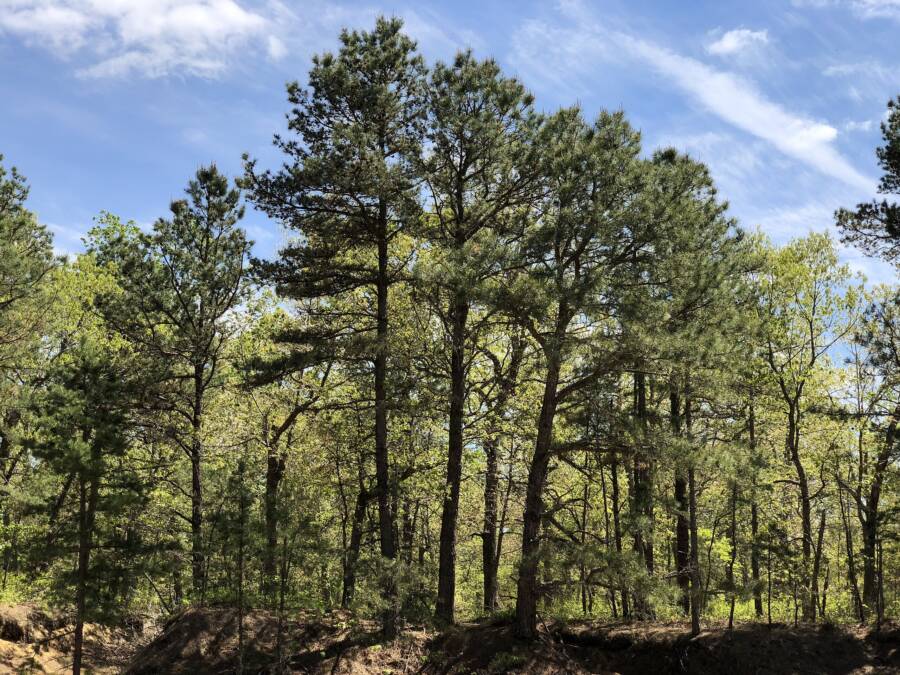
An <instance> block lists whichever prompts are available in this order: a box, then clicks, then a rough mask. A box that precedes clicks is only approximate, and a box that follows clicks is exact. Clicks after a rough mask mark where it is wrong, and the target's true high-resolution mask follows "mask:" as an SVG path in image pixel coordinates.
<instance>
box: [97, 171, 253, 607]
mask: <svg viewBox="0 0 900 675" xmlns="http://www.w3.org/2000/svg"><path fill="white" fill-rule="evenodd" d="M186 193H187V195H188V198H187V199H180V200H176V201H173V202H172V204H171V207H170V209H171V212H172V218H171V219H165V218H161V219H159V220H158V221H156V223H155V224H154V226H153V232H152V234H144V233H141V232H139V231H137V230H136V228H134V227H133V226H131V227H128V226H122V225H121V223H119V222H118V221H117V220H116V219H115V218H113V217H111V216H106V217H105V218H104V219H102V220H101V226H100V227H98V228H95V229H94V230H92V232H91V234H90V237H89V240H88V250H89V251H90V252H91V253H93V254H94V255H95V256H96V257H97V259H98V261H99V262H100V263H101V264H107V263H112V264H114V265H115V266H116V269H117V271H118V282H119V284H120V285H121V286H122V288H123V289H124V293H123V294H122V295H121V296H120V297H116V298H110V299H109V300H108V303H107V305H106V306H105V307H104V308H103V309H104V313H105V316H106V318H107V320H108V321H109V322H110V323H111V324H112V325H114V326H115V327H116V328H117V329H118V330H119V331H120V332H122V334H123V335H125V336H127V338H128V339H129V340H131V341H133V342H134V343H136V344H138V345H140V348H141V349H143V350H145V351H146V352H147V354H149V355H152V356H153V357H154V358H155V359H157V360H158V361H159V362H164V363H166V364H167V367H166V369H165V371H164V372H161V373H160V377H162V378H164V379H165V380H166V381H167V382H168V384H169V387H168V388H167V389H166V391H165V392H164V393H162V394H161V395H160V396H161V399H160V400H159V401H158V402H157V404H158V407H159V409H160V411H161V412H163V413H165V415H164V417H165V421H164V425H165V431H166V435H167V436H168V437H169V440H171V442H173V443H174V444H175V445H176V446H177V447H178V448H180V449H181V450H182V451H183V452H184V454H185V456H186V457H187V459H188V461H189V462H190V468H191V489H190V495H191V515H190V527H191V576H192V582H193V591H194V600H195V601H197V602H202V601H203V597H204V594H205V592H206V584H205V579H204V575H205V562H204V551H203V548H204V545H203V479H202V470H203V457H204V448H203V444H204V418H205V416H206V413H207V410H206V408H207V405H208V403H209V399H210V396H211V394H212V393H213V392H214V391H215V389H216V388H217V387H219V386H221V377H220V375H221V371H222V367H223V357H224V354H225V352H224V348H225V343H226V337H227V335H228V332H229V328H228V326H227V323H226V321H227V317H228V314H229V312H231V311H232V310H233V309H234V308H235V307H237V306H238V304H239V303H240V302H241V301H242V299H243V297H244V293H245V290H246V274H245V272H246V271H245V266H244V263H245V260H246V258H247V255H248V253H249V250H250V245H251V242H249V241H248V240H247V238H246V236H245V235H244V232H243V230H241V229H240V228H239V227H238V226H237V223H238V221H240V220H241V218H242V217H243V215H244V209H243V207H242V206H241V205H240V199H241V195H240V192H239V190H238V189H236V188H231V187H229V184H228V179H227V178H226V177H225V176H223V175H222V174H221V173H219V171H218V169H217V168H216V167H215V166H214V165H212V166H209V167H203V168H201V169H199V170H198V171H197V174H196V178H195V179H193V180H191V181H190V182H189V183H188V187H187V189H186Z"/></svg>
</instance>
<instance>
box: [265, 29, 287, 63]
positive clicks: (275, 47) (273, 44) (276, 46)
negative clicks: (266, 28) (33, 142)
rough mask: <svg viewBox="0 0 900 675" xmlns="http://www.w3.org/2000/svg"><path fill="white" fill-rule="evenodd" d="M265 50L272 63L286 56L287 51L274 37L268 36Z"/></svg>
mask: <svg viewBox="0 0 900 675" xmlns="http://www.w3.org/2000/svg"><path fill="white" fill-rule="evenodd" d="M266 50H267V51H268V53H269V58H270V59H272V60H273V61H280V60H281V59H283V58H284V57H285V56H287V51H288V50H287V47H285V46H284V43H283V42H282V41H281V40H279V39H278V38H277V37H275V36H274V35H270V36H269V39H268V40H267V43H266Z"/></svg>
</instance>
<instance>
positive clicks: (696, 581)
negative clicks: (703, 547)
mask: <svg viewBox="0 0 900 675" xmlns="http://www.w3.org/2000/svg"><path fill="white" fill-rule="evenodd" d="M688 503H689V513H690V516H689V517H690V531H691V635H699V634H700V603H701V601H702V597H701V587H700V554H699V546H700V544H699V538H698V536H697V486H696V485H695V480H694V468H693V467H691V468H690V469H688Z"/></svg>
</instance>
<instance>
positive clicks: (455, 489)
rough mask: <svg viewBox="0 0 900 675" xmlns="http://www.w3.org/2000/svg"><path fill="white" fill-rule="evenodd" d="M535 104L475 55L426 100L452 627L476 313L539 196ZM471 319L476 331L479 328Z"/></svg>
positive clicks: (442, 581)
mask: <svg viewBox="0 0 900 675" xmlns="http://www.w3.org/2000/svg"><path fill="white" fill-rule="evenodd" d="M531 103H532V97H531V95H530V94H529V93H528V92H527V91H526V90H525V88H524V87H523V86H522V85H521V84H520V83H519V82H518V81H516V80H513V79H509V78H504V77H503V76H502V74H501V71H500V68H499V66H498V65H497V64H496V63H495V62H494V61H483V62H479V61H477V60H476V59H475V58H474V57H473V56H472V54H471V53H470V52H465V53H460V54H458V55H457V57H456V59H455V61H454V62H453V63H452V65H445V64H438V65H437V66H436V67H435V68H434V71H433V72H432V75H431V80H430V87H429V96H428V127H427V132H426V138H427V140H428V146H429V152H428V154H427V155H426V157H425V158H424V160H423V162H422V167H421V173H422V176H423V180H424V183H425V193H426V200H427V202H428V203H430V206H431V210H430V212H429V214H428V215H427V216H426V217H424V218H423V225H422V227H421V236H422V237H423V238H424V241H425V243H426V246H427V253H424V252H423V256H422V263H421V264H420V265H419V267H418V269H419V288H420V290H421V291H422V292H423V295H424V296H425V297H427V298H428V299H429V301H430V304H431V307H432V308H433V311H434V312H435V314H436V315H437V316H438V318H439V320H440V324H441V326H442V327H443V331H444V334H445V343H446V344H447V345H448V349H449V352H450V353H449V357H450V358H449V361H450V363H449V368H448V370H449V380H450V391H449V406H448V408H449V414H448V447H447V479H446V480H447V485H446V490H445V495H444V503H443V510H442V515H441V535H440V554H439V561H440V562H439V570H438V595H437V606H436V615H437V617H438V618H439V619H440V620H442V621H444V622H446V623H453V621H454V616H455V615H454V611H455V609H454V608H455V597H456V530H457V517H458V512H459V492H460V481H461V479H462V464H463V461H462V460H463V446H464V434H465V427H466V424H465V403H466V398H467V393H468V381H467V380H468V371H469V368H470V366H471V364H472V360H473V358H474V349H473V347H474V343H475V342H476V341H477V335H478V333H479V330H480V329H481V328H483V325H484V319H483V318H480V317H478V316H474V317H473V314H474V312H473V309H474V308H473V304H475V303H476V302H477V301H478V298H479V297H480V296H483V295H484V287H485V284H486V283H487V282H488V281H489V280H490V279H491V278H496V277H497V276H498V274H499V271H500V267H501V261H502V257H503V253H502V241H503V236H504V234H505V233H506V232H508V231H509V230H510V229H511V227H512V224H513V222H514V221H515V219H516V218H517V217H518V216H519V214H521V213H522V212H523V211H524V210H526V209H528V208H529V207H530V206H531V205H532V204H533V202H534V201H535V199H536V198H537V196H538V195H539V190H540V189H541V184H540V181H539V178H540V175H539V162H538V160H537V157H536V156H535V148H534V143H533V136H534V133H535V130H536V129H537V125H538V119H537V116H536V115H535V114H534V112H533V110H532V108H531ZM472 319H474V321H473V320H472Z"/></svg>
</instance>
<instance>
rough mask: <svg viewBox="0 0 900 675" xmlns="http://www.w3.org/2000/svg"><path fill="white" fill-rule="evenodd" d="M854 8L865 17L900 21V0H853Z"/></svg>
mask: <svg viewBox="0 0 900 675" xmlns="http://www.w3.org/2000/svg"><path fill="white" fill-rule="evenodd" d="M851 4H852V6H853V10H854V11H855V12H856V13H857V14H858V15H859V16H861V17H862V18H863V19H895V20H898V21H900V0H853V2H852V3H851Z"/></svg>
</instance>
